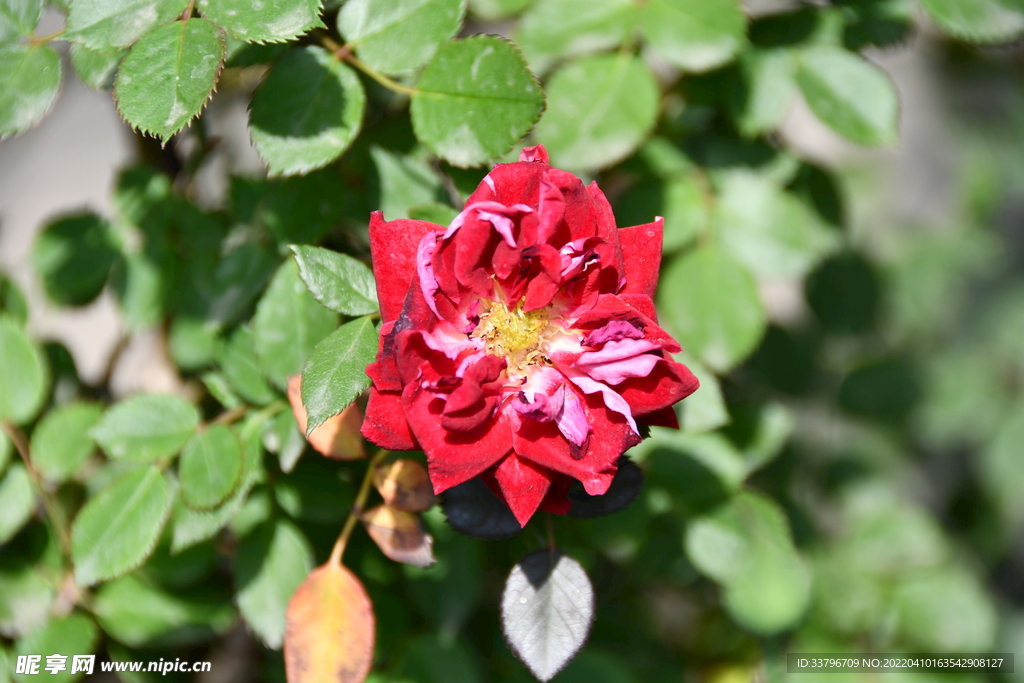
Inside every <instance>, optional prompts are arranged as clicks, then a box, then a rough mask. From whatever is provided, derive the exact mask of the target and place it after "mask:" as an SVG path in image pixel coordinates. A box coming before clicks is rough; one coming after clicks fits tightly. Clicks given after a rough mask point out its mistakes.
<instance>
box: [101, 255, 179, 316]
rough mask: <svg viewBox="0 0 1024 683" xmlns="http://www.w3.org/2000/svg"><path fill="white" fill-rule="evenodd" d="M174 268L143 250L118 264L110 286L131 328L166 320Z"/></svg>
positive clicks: (125, 256) (126, 257)
mask: <svg viewBox="0 0 1024 683" xmlns="http://www.w3.org/2000/svg"><path fill="white" fill-rule="evenodd" d="M171 267H172V266H171V264H169V263H168V262H167V261H164V262H163V263H161V262H160V261H157V260H155V259H153V258H152V257H151V256H150V255H149V254H147V253H145V252H143V251H139V252H134V253H129V254H125V255H124V257H123V258H122V259H120V260H118V261H116V262H115V264H114V271H113V274H112V276H111V279H110V283H111V286H112V288H113V290H114V295H115V296H116V297H117V299H118V304H119V305H120V307H121V315H123V316H124V318H125V322H126V323H127V325H128V327H129V328H130V329H133V330H140V329H143V328H146V327H153V326H154V325H156V324H157V323H158V322H160V320H161V319H162V318H163V316H164V308H165V301H166V298H167V293H168V289H169V288H170V282H169V280H170V276H171V273H170V272H168V271H169V270H170V268H171Z"/></svg>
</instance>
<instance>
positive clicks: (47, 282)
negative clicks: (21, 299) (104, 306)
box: [32, 214, 118, 306]
mask: <svg viewBox="0 0 1024 683" xmlns="http://www.w3.org/2000/svg"><path fill="white" fill-rule="evenodd" d="M117 256H118V251H117V248H116V246H115V244H114V239H113V235H112V233H111V228H110V225H109V224H108V223H107V221H105V220H104V219H102V218H100V217H99V216H97V215H95V214H82V215H80V216H70V217H68V218H62V219H60V220H58V221H55V222H53V223H50V224H49V225H47V226H46V227H45V228H43V231H42V232H41V233H39V237H37V238H36V243H35V246H34V247H33V249H32V263H33V265H34V266H35V268H36V271H37V272H38V273H39V276H40V278H41V279H42V281H43V287H45V288H46V294H47V295H48V296H49V297H50V299H52V300H53V301H54V302H56V303H58V304H63V305H65V306H82V305H85V304H87V303H89V302H90V301H92V300H93V299H95V298H96V297H97V296H99V294H100V291H102V290H103V287H104V286H105V285H106V284H107V277H108V276H109V275H110V268H111V266H113V265H114V260H115V259H116V258H117Z"/></svg>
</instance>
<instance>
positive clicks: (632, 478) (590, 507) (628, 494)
mask: <svg viewBox="0 0 1024 683" xmlns="http://www.w3.org/2000/svg"><path fill="white" fill-rule="evenodd" d="M643 484H644V473H643V472H641V471H640V468H639V467H637V466H636V463H634V462H633V461H632V460H630V459H629V458H628V457H627V456H625V455H622V456H619V462H618V469H617V470H616V471H615V478H614V479H612V483H611V486H609V487H608V490H607V491H606V492H605V493H603V494H601V495H600V496H592V495H590V494H589V493H587V492H586V491H585V490H583V485H582V484H580V483H579V482H576V481H574V482H573V483H572V488H570V489H569V496H568V497H569V500H570V501H571V502H572V507H571V508H570V509H569V516H570V517H582V518H591V517H602V516H604V515H610V514H612V513H613V512H618V511H619V510H625V509H626V508H627V507H629V504H630V503H632V502H633V501H634V500H636V497H637V496H638V495H639V494H640V488H641V487H642V486H643Z"/></svg>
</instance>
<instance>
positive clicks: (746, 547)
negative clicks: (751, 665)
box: [686, 493, 810, 635]
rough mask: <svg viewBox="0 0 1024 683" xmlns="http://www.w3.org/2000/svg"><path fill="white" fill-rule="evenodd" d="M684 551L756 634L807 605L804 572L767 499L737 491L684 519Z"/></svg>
mask: <svg viewBox="0 0 1024 683" xmlns="http://www.w3.org/2000/svg"><path fill="white" fill-rule="evenodd" d="M686 553H687V556H688V557H689V559H690V561H691V562H693V564H694V566H695V567H697V569H699V570H700V571H701V572H702V573H704V574H706V575H707V576H709V577H711V578H712V579H714V580H715V581H717V582H719V583H721V584H723V585H724V587H725V596H724V597H725V607H726V609H727V610H728V611H729V613H730V614H732V616H733V617H734V618H735V619H736V620H737V621H739V622H740V623H741V624H743V625H744V626H746V627H747V628H749V629H751V630H752V631H755V632H757V633H760V634H764V635H769V634H773V633H778V632H779V631H782V630H785V629H787V628H789V627H790V626H792V625H793V624H794V623H795V622H796V621H797V620H798V619H799V618H800V617H801V616H802V615H803V613H804V611H805V610H806V609H807V605H808V602H809V600H810V576H809V574H808V572H807V568H806V567H805V566H804V564H803V561H802V560H801V559H800V557H799V555H797V553H796V549H795V548H794V547H793V541H792V539H791V537H790V532H789V526H788V524H787V522H786V519H785V516H784V515H783V513H782V511H781V510H780V509H778V507H777V506H776V505H775V504H774V503H773V502H772V501H771V500H770V499H768V498H765V497H764V496H760V495H757V494H753V493H741V494H739V495H737V496H735V497H734V498H733V499H732V500H731V501H730V502H729V503H727V504H726V505H724V506H721V507H719V508H717V509H716V510H715V511H713V512H712V513H711V514H708V515H705V516H702V517H698V518H697V519H695V520H694V521H693V522H691V523H690V526H689V528H688V529H687V533H686Z"/></svg>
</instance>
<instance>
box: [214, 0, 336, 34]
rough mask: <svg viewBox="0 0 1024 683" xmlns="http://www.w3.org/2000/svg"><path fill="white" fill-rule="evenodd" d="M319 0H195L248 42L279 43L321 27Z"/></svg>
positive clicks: (226, 28)
mask: <svg viewBox="0 0 1024 683" xmlns="http://www.w3.org/2000/svg"><path fill="white" fill-rule="evenodd" d="M321 4H322V3H321V0H262V2H248V1H247V0H199V2H198V7H199V12H200V14H202V15H203V16H204V17H206V18H207V19H209V20H210V21H212V22H213V23H215V24H217V25H218V26H220V27H221V28H223V29H225V30H226V31H228V32H230V33H232V34H233V35H235V36H238V37H239V38H241V39H242V40H244V41H247V42H250V43H279V42H283V41H286V40H291V39H293V38H295V37H296V36H299V35H301V34H303V33H305V32H306V31H308V30H310V29H312V28H323V27H324V24H323V22H322V21H320V10H321Z"/></svg>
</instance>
